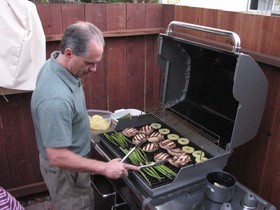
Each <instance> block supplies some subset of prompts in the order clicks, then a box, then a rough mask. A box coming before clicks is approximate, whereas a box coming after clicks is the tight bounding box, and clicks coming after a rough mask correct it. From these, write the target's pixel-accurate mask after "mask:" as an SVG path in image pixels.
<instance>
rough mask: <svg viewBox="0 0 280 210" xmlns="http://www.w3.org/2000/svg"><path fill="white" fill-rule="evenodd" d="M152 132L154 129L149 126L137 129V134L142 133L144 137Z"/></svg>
mask: <svg viewBox="0 0 280 210" xmlns="http://www.w3.org/2000/svg"><path fill="white" fill-rule="evenodd" d="M152 132H154V129H153V128H152V127H151V126H150V125H145V126H143V127H142V128H140V129H139V133H143V134H145V135H150V134H151V133H152Z"/></svg>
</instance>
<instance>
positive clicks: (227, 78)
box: [158, 22, 268, 149]
mask: <svg viewBox="0 0 280 210" xmlns="http://www.w3.org/2000/svg"><path fill="white" fill-rule="evenodd" d="M176 23H177V22H176ZM183 24H185V23H183ZM186 25H187V24H186ZM180 26H182V25H180ZM199 27H200V26H197V28H199ZM202 28H203V27H202ZM211 29H212V28H211ZM217 30H218V31H219V29H217ZM212 31H215V29H213V30H212ZM167 34H168V35H166V34H161V35H160V37H159V51H158V64H159V66H160V68H161V70H162V71H163V72H164V82H163V86H162V89H161V90H162V92H161V103H162V104H163V105H164V106H165V108H167V109H171V110H175V111H176V112H178V113H180V114H181V115H183V116H185V117H186V118H188V119H190V120H192V121H194V122H196V123H198V124H199V125H200V126H201V127H203V128H206V129H208V130H210V131H211V132H213V133H215V134H216V135H218V136H220V142H221V143H222V145H224V147H225V148H227V149H233V148H236V147H237V146H239V145H241V144H244V143H246V142H247V141H249V140H251V139H252V138H253V137H254V136H255V135H256V133H257V131H258V128H259V124H260V121H261V118H262V113H263V109H264V105H265V100H266V94H267V88H268V87H267V86H268V83H267V79H266V77H265V75H264V73H263V72H262V70H261V68H260V67H259V66H258V64H257V63H256V62H255V61H254V60H253V59H252V58H251V57H250V56H249V55H246V54H243V53H233V52H228V51H226V50H223V49H217V48H215V47H211V46H207V45H205V44H201V43H197V42H193V41H190V40H186V39H182V38H178V37H174V36H172V35H170V33H167ZM235 36H236V34H235Z"/></svg>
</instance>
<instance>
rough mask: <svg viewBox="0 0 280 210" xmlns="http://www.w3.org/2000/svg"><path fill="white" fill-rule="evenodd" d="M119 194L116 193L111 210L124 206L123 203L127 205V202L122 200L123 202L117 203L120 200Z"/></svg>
mask: <svg viewBox="0 0 280 210" xmlns="http://www.w3.org/2000/svg"><path fill="white" fill-rule="evenodd" d="M117 196H118V194H117V193H116V194H115V197H114V205H113V206H112V207H111V210H115V209H117V208H118V207H120V206H123V205H126V204H127V203H126V202H122V203H117V202H118V201H117V200H118V199H117V198H118V197H117Z"/></svg>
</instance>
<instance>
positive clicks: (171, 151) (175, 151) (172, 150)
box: [167, 147, 185, 156]
mask: <svg viewBox="0 0 280 210" xmlns="http://www.w3.org/2000/svg"><path fill="white" fill-rule="evenodd" d="M167 152H168V153H169V154H170V155H173V156H181V155H184V154H185V152H183V151H182V150H181V149H180V148H178V147H177V148H168V149H167Z"/></svg>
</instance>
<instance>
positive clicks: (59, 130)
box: [31, 22, 138, 210]
mask: <svg viewBox="0 0 280 210" xmlns="http://www.w3.org/2000/svg"><path fill="white" fill-rule="evenodd" d="M104 45H105V42H104V38H103V36H102V33H101V31H100V30H99V29H98V28H97V27H96V26H94V25H93V24H91V23H88V22H78V23H75V24H73V25H70V26H69V27H68V28H67V29H66V31H65V33H64V35H63V37H62V40H61V43H60V51H59V52H53V53H52V54H51V58H50V59H49V60H48V61H47V62H46V63H45V64H44V66H43V67H42V69H41V71H40V73H39V75H38V78H37V84H36V88H35V91H34V92H33V95H32V100H31V110H32V117H33V123H34V126H35V131H36V141H37V146H38V149H39V151H40V167H41V172H42V175H43V178H44V180H45V182H46V185H47V187H48V190H49V192H50V195H51V198H52V201H53V204H54V207H55V209H56V210H61V209H65V210H66V209H67V210H71V209H73V210H79V209H93V201H92V200H93V192H92V188H91V183H90V173H94V174H101V175H104V176H106V177H108V178H111V179H118V178H120V177H122V176H128V172H127V170H128V169H129V170H138V167H136V166H133V165H129V164H125V163H121V162H120V159H114V160H112V161H110V162H102V161H97V160H93V159H88V158H86V156H87V154H88V153H89V151H90V127H89V120H88V114H87V109H86V105H85V97H84V92H83V88H82V83H81V79H80V78H82V77H84V76H86V75H87V74H89V73H91V72H94V71H96V65H97V63H98V62H99V61H100V60H101V59H102V55H103V50H104Z"/></svg>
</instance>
